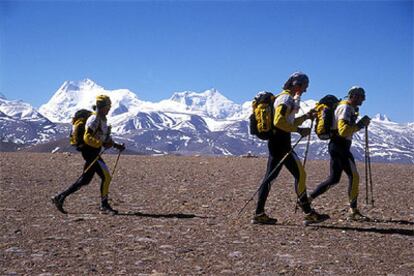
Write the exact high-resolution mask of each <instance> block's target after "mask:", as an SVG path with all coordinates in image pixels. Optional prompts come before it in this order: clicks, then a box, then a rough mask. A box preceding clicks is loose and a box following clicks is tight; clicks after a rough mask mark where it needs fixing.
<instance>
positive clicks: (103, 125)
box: [83, 114, 111, 148]
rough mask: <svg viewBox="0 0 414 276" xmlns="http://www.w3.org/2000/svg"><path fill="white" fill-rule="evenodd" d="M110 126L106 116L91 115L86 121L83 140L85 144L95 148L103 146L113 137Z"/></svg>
mask: <svg viewBox="0 0 414 276" xmlns="http://www.w3.org/2000/svg"><path fill="white" fill-rule="evenodd" d="M110 135H111V133H110V127H109V126H108V124H107V120H106V117H100V116H97V115H96V114H93V115H91V116H90V117H89V118H88V120H87V121H86V125H85V134H84V136H83V140H84V141H85V144H87V145H88V146H90V147H93V148H101V147H102V145H103V144H104V143H106V142H108V141H109V140H110V139H111V136H110Z"/></svg>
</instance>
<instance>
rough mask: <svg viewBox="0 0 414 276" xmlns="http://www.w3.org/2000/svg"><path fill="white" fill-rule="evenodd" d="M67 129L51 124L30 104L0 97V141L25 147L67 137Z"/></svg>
mask: <svg viewBox="0 0 414 276" xmlns="http://www.w3.org/2000/svg"><path fill="white" fill-rule="evenodd" d="M68 129H69V127H68V126H64V125H58V124H55V123H52V122H51V121H49V120H48V119H47V118H45V117H44V116H43V115H41V114H40V113H39V112H38V111H37V110H36V109H35V108H33V107H32V106H31V105H30V104H28V103H25V102H22V101H10V100H7V99H6V98H5V97H4V96H2V97H0V141H1V142H2V143H13V144H15V145H17V146H22V147H23V146H27V145H34V144H40V143H46V142H49V141H53V140H55V139H57V138H59V137H62V136H64V135H67V131H68Z"/></svg>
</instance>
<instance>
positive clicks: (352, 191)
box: [309, 86, 371, 220]
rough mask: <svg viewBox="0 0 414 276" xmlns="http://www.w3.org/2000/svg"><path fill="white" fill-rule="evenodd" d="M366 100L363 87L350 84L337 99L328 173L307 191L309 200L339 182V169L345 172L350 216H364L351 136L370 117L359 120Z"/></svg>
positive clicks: (340, 172)
mask: <svg viewBox="0 0 414 276" xmlns="http://www.w3.org/2000/svg"><path fill="white" fill-rule="evenodd" d="M364 101H365V90H364V89H363V88H361V87H358V86H353V87H352V88H351V89H350V90H349V91H348V96H347V99H345V100H343V101H340V102H339V104H338V106H337V107H336V109H335V113H334V114H335V115H334V122H333V126H332V129H333V131H332V135H331V139H330V141H329V146H328V149H329V155H330V157H331V160H330V175H329V177H328V178H327V179H326V180H325V181H324V182H322V183H320V184H319V185H318V186H317V187H316V188H315V190H314V191H313V192H312V193H311V194H310V196H309V200H311V201H312V200H314V199H315V198H317V197H318V196H320V195H322V194H323V193H325V192H326V191H327V190H328V189H330V188H331V187H333V186H334V185H336V184H337V183H339V181H340V179H341V174H342V171H345V173H346V174H347V175H348V178H349V186H348V197H349V205H350V209H349V213H348V219H349V220H366V219H367V218H366V217H365V216H363V215H362V214H361V213H360V211H359V210H358V208H357V199H358V193H359V174H358V171H357V167H356V165H355V160H354V156H353V155H352V153H351V144H352V136H353V134H354V133H356V132H358V131H359V130H361V129H362V128H364V127H367V126H368V125H369V123H370V121H371V119H370V118H369V117H368V116H364V117H363V118H362V119H360V120H359V121H358V122H356V119H357V117H358V107H359V106H361V105H362V103H363V102H364Z"/></svg>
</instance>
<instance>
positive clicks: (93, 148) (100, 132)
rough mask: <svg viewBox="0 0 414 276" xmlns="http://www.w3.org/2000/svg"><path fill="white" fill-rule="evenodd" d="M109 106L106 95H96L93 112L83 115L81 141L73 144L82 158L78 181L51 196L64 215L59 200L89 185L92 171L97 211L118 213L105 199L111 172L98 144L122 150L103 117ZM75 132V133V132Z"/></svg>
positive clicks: (61, 203)
mask: <svg viewBox="0 0 414 276" xmlns="http://www.w3.org/2000/svg"><path fill="white" fill-rule="evenodd" d="M110 108H111V100H110V98H109V97H108V96H106V95H99V96H97V97H96V106H94V109H96V113H93V114H92V115H90V116H89V117H88V118H87V120H86V123H85V126H84V128H85V129H84V134H83V140H82V142H79V141H78V142H77V145H76V146H77V149H78V150H80V152H81V153H82V157H83V159H84V160H85V165H84V172H83V174H82V175H81V176H80V177H79V178H78V180H77V181H76V182H75V183H73V184H72V185H71V186H69V187H68V188H67V189H66V190H65V191H63V192H61V193H60V194H58V195H56V196H54V197H52V202H53V204H54V205H55V206H56V208H57V209H58V210H59V211H60V212H62V213H64V214H66V213H67V212H66V211H65V210H64V209H63V203H64V201H65V199H66V197H67V196H69V195H70V194H72V193H74V192H76V191H77V190H79V189H80V188H81V187H82V186H84V185H87V184H89V183H90V182H91V180H92V178H93V176H94V174H95V173H97V174H98V175H99V177H100V178H101V188H100V191H101V207H100V209H101V211H102V212H103V213H106V214H112V215H115V214H117V213H118V212H117V211H116V210H114V209H112V207H111V206H110V205H109V202H108V193H109V184H110V183H111V175H110V172H109V169H108V167H107V166H106V164H105V162H104V161H103V159H102V158H101V157H100V154H101V149H102V147H104V148H105V149H108V148H111V147H114V148H116V149H118V150H120V151H123V150H124V149H125V146H124V145H123V144H118V143H115V142H114V141H113V140H112V137H111V133H110V126H108V124H107V119H106V115H107V114H108V112H109V110H110ZM75 135H78V133H76V134H75ZM71 142H72V138H71Z"/></svg>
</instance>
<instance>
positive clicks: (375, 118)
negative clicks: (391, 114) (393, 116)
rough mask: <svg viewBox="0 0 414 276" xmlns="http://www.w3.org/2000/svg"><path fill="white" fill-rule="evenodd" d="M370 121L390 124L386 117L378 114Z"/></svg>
mask: <svg viewBox="0 0 414 276" xmlns="http://www.w3.org/2000/svg"><path fill="white" fill-rule="evenodd" d="M372 119H373V120H375V121H383V122H391V120H390V119H389V118H388V117H387V115H385V114H380V113H378V114H376V115H375V116H374V118H372Z"/></svg>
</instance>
